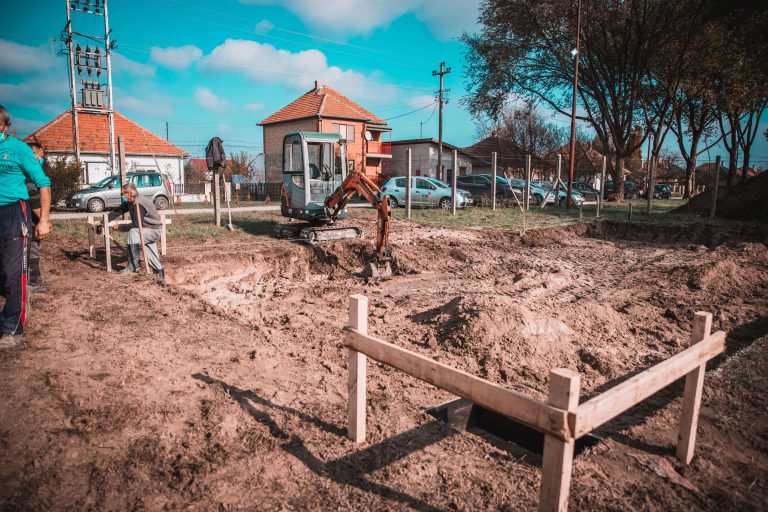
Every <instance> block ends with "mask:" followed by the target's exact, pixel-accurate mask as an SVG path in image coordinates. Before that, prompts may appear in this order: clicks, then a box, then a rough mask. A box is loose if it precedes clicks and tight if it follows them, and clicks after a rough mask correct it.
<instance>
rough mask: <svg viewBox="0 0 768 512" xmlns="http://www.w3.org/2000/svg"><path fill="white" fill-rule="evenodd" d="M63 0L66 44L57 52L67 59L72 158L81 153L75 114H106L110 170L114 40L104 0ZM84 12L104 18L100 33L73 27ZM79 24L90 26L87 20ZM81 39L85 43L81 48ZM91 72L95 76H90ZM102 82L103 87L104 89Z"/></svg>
mask: <svg viewBox="0 0 768 512" xmlns="http://www.w3.org/2000/svg"><path fill="white" fill-rule="evenodd" d="M65 3H66V7H67V25H66V27H65V28H64V30H63V31H62V34H61V40H62V41H63V42H64V44H65V45H66V50H62V52H60V54H64V53H66V54H67V56H68V59H69V78H70V81H69V82H70V83H69V88H70V90H69V92H70V98H71V100H72V144H73V149H74V152H75V159H76V160H77V161H78V162H79V161H80V153H81V150H80V133H79V126H78V115H79V114H81V113H84V114H95V115H106V116H107V122H108V125H109V155H110V169H111V172H112V173H113V174H114V172H115V170H116V169H117V157H116V155H115V115H114V111H115V110H114V103H113V94H112V58H111V55H112V50H113V49H114V48H115V46H116V44H115V41H113V40H111V39H110V34H111V32H112V31H111V30H110V28H109V16H108V11H107V0H65ZM85 16H101V17H102V18H103V20H104V33H103V34H86V33H82V32H78V31H76V30H75V29H74V25H75V19H77V20H81V19H82V18H83V17H85ZM78 24H79V22H78ZM83 24H84V25H85V26H93V25H92V24H90V23H89V22H88V23H83ZM81 43H82V44H85V45H86V46H85V48H84V49H83V47H82V45H81ZM91 45H93V48H91ZM83 72H86V73H87V75H85V76H83ZM102 72H103V73H104V74H105V75H106V84H104V83H102V82H101V74H102ZM75 73H77V75H76V74H75ZM94 73H95V76H92V75H93V74H94ZM77 77H82V79H81V80H80V86H79V87H78V84H77V81H76V78H77ZM105 86H106V91H105V90H104V87H105ZM105 93H106V98H105ZM78 99H79V100H80V101H79V102H78Z"/></svg>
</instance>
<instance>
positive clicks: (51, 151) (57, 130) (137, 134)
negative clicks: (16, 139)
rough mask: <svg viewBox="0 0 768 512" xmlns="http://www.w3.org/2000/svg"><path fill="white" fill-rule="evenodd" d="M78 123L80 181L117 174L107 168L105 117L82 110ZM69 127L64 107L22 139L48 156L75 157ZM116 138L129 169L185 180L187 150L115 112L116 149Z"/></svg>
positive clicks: (174, 179) (107, 145)
mask: <svg viewBox="0 0 768 512" xmlns="http://www.w3.org/2000/svg"><path fill="white" fill-rule="evenodd" d="M77 123H78V135H79V138H80V161H81V162H82V164H83V168H84V171H83V183H84V184H91V183H96V182H98V181H100V180H102V179H104V178H106V177H107V176H111V175H112V174H116V173H118V169H114V170H113V169H111V168H110V151H109V122H108V119H107V116H105V115H102V114H93V113H86V112H81V113H78V115H77ZM72 130H73V129H72V112H71V110H67V111H65V112H63V113H61V114H60V115H59V116H58V117H56V118H55V119H54V120H52V121H51V122H49V123H47V124H45V125H44V126H43V127H41V128H38V129H37V130H35V131H34V132H32V133H31V134H30V135H29V136H27V137H26V138H25V139H24V140H25V142H33V141H35V142H39V143H40V144H41V145H42V146H43V148H45V152H46V154H47V155H48V156H51V157H65V158H72V159H74V158H75V151H74V142H73V140H72V139H73V137H72ZM118 137H122V138H123V146H124V148H125V161H126V164H127V171H128V172H131V171H146V170H155V171H158V172H161V173H163V174H166V175H168V176H169V177H170V178H171V180H172V181H173V182H174V183H176V184H183V183H184V158H185V157H186V156H187V152H186V151H184V150H183V149H181V148H179V147H177V146H175V145H173V144H171V143H170V142H168V141H166V140H165V139H163V138H161V137H158V136H157V135H155V134H154V133H152V132H150V131H149V130H147V129H146V128H144V127H143V126H141V125H139V124H137V123H135V122H133V121H131V120H130V119H128V118H127V117H125V116H124V115H122V114H120V113H119V112H115V152H117V138H118Z"/></svg>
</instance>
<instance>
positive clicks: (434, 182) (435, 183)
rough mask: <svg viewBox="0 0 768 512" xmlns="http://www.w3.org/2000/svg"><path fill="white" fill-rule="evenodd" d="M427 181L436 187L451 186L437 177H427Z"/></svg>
mask: <svg viewBox="0 0 768 512" xmlns="http://www.w3.org/2000/svg"><path fill="white" fill-rule="evenodd" d="M427 181H428V182H430V183H432V184H433V185H435V186H436V187H438V188H451V186H450V185H449V184H447V183H445V182H443V181H440V180H438V179H437V178H427Z"/></svg>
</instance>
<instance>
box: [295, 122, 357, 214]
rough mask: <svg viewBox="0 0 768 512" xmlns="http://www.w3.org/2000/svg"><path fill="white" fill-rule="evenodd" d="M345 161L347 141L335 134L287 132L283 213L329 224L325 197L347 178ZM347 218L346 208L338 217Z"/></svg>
mask: <svg viewBox="0 0 768 512" xmlns="http://www.w3.org/2000/svg"><path fill="white" fill-rule="evenodd" d="M346 160H347V155H346V141H345V140H344V139H342V138H341V137H340V136H339V135H338V134H336V133H314V132H295V133H289V134H288V135H286V136H285V138H284V139H283V192H282V196H283V197H282V201H281V204H280V212H281V213H282V215H283V216H284V217H289V218H291V219H298V220H303V221H307V222H310V223H313V224H325V223H327V222H328V220H329V219H328V218H327V214H326V208H325V200H326V199H327V198H328V197H329V196H330V195H331V194H333V192H334V191H335V190H336V189H337V188H339V187H340V186H341V184H342V183H343V182H344V179H345V178H346V177H347V161H346ZM307 183H308V184H309V186H307V185H306V184H307ZM346 217H347V210H346V208H345V209H344V211H342V212H339V216H338V218H339V219H345V218H346Z"/></svg>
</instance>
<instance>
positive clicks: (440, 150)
mask: <svg viewBox="0 0 768 512" xmlns="http://www.w3.org/2000/svg"><path fill="white" fill-rule="evenodd" d="M450 72H451V68H446V67H445V62H441V63H440V71H432V76H439V77H440V90H439V91H438V92H437V94H438V101H439V104H438V108H439V111H438V118H439V121H438V128H437V178H438V179H442V180H443V181H445V176H443V101H444V100H443V93H444V92H448V91H450V89H447V90H445V89H443V76H445V75H447V74H448V73H450Z"/></svg>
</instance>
